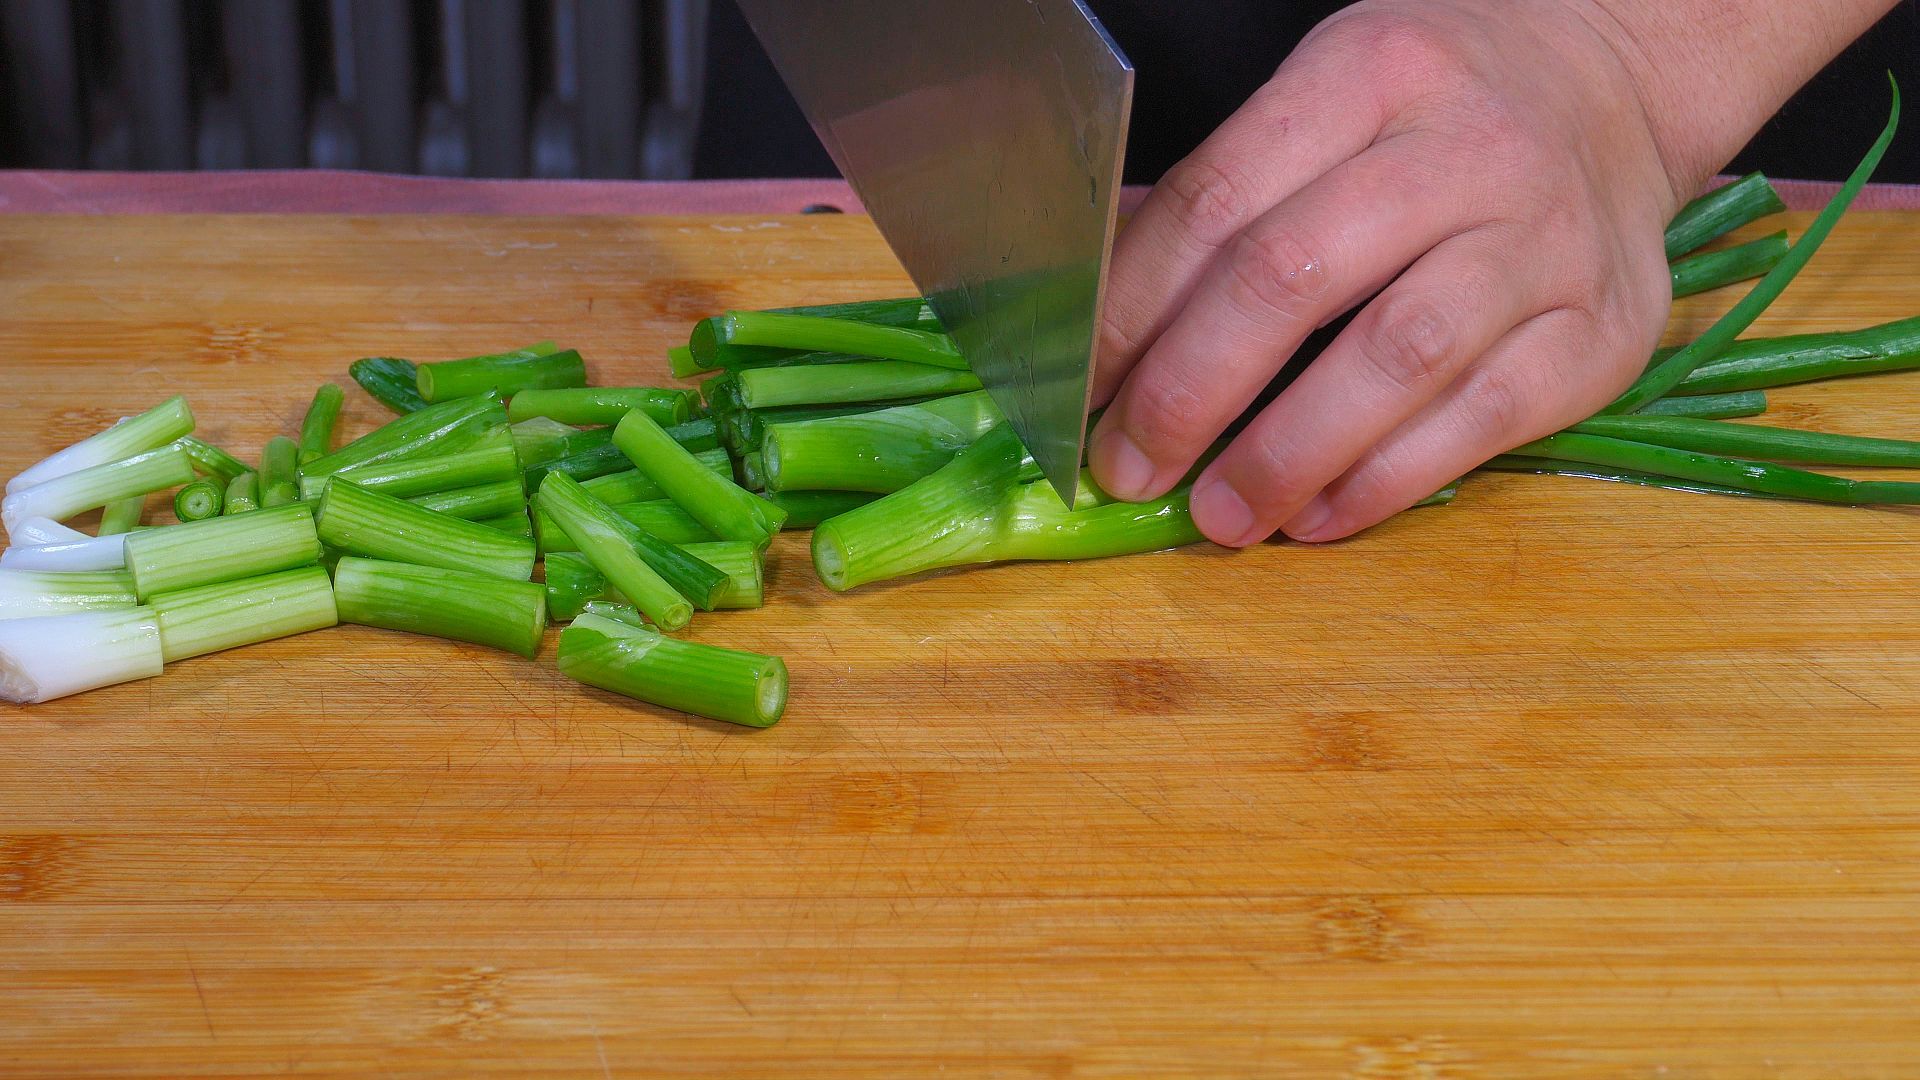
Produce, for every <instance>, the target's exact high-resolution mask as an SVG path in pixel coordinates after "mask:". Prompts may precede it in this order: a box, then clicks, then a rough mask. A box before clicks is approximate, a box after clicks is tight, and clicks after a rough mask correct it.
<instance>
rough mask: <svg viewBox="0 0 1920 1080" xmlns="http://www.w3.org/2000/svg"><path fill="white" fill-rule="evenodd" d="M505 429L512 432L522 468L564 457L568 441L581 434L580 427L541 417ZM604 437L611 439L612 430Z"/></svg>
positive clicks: (515, 450) (514, 446) (515, 449)
mask: <svg viewBox="0 0 1920 1080" xmlns="http://www.w3.org/2000/svg"><path fill="white" fill-rule="evenodd" d="M507 430H508V431H509V432H511V433H512V435H513V449H514V452H515V453H517V454H519V455H520V465H521V467H522V468H532V467H533V466H535V465H544V464H546V463H547V462H549V461H557V460H559V459H560V458H563V457H566V456H567V454H568V453H569V452H570V451H569V450H568V449H567V440H569V439H571V438H572V437H573V436H575V435H579V434H581V431H580V429H579V428H577V427H574V426H572V425H571V424H562V423H560V422H559V421H557V420H549V419H547V418H546V417H544V416H536V417H533V418H531V419H528V420H521V421H519V422H518V423H515V424H513V425H511V426H509V427H508V428H507ZM607 436H608V439H609V440H611V439H612V436H613V433H612V432H611V431H609V432H608V433H607Z"/></svg>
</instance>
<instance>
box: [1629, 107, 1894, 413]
mask: <svg viewBox="0 0 1920 1080" xmlns="http://www.w3.org/2000/svg"><path fill="white" fill-rule="evenodd" d="M1887 81H1888V83H1889V85H1890V86H1891V87H1892V90H1893V103H1892V106H1891V107H1890V108H1889V109H1888V115H1887V123H1886V127H1885V128H1883V129H1882V130H1881V132H1880V137H1879V138H1878V139H1875V140H1874V143H1873V146H1872V147H1871V148H1869V149H1868V150H1867V155H1866V157H1864V158H1862V159H1861V160H1860V164H1859V165H1858V166H1857V167H1856V168H1855V169H1854V170H1853V173H1852V174H1851V175H1850V176H1848V177H1847V180H1846V182H1845V183H1843V184H1841V185H1840V190H1839V192H1837V193H1836V194H1835V195H1834V197H1833V198H1832V199H1830V200H1829V201H1828V202H1827V205H1826V208H1825V209H1823V210H1821V211H1820V213H1819V215H1818V216H1817V217H1815V218H1814V219H1813V222H1812V224H1810V225H1808V226H1807V230H1806V232H1803V233H1801V234H1800V239H1799V240H1797V241H1795V242H1794V245H1793V247H1792V248H1791V249H1790V250H1788V252H1787V255H1786V257H1785V258H1783V259H1781V260H1780V262H1779V265H1777V266H1775V267H1774V268H1773V269H1772V270H1769V271H1767V275H1766V276H1765V277H1763V278H1761V279H1760V281H1759V283H1758V284H1756V285H1755V286H1754V287H1753V288H1752V290H1750V291H1749V292H1748V293H1747V295H1745V296H1743V297H1741V298H1740V302H1739V303H1737V304H1735V305H1734V306H1733V308H1732V310H1730V311H1728V312H1727V313H1726V314H1725V315H1723V316H1721V317H1720V318H1719V319H1718V320H1717V321H1715V322H1714V324H1713V325H1712V326H1710V327H1708V328H1707V332H1706V333H1704V334H1701V335H1700V336H1699V337H1698V338H1695V339H1694V340H1693V341H1692V342H1691V343H1689V344H1688V345H1686V346H1685V347H1683V348H1681V350H1680V351H1679V352H1677V353H1674V354H1673V355H1672V356H1670V357H1668V358H1667V359H1666V360H1664V361H1662V362H1661V363H1660V364H1659V365H1658V366H1656V367H1654V368H1653V369H1651V370H1649V371H1648V372H1647V373H1645V374H1644V375H1641V376H1640V378H1639V379H1638V380H1636V381H1635V382H1634V384H1633V385H1632V386H1630V387H1628V388H1627V392H1626V393H1624V394H1622V395H1620V397H1619V398H1618V399H1616V400H1615V401H1614V402H1613V404H1611V405H1608V406H1607V407H1606V408H1605V409H1603V410H1601V411H1602V412H1606V413H1630V412H1635V411H1638V410H1639V408H1640V407H1641V406H1642V405H1645V404H1646V403H1647V402H1649V401H1653V400H1654V399H1656V398H1662V397H1665V396H1667V395H1668V394H1669V393H1672V392H1673V389H1674V387H1676V386H1679V385H1680V383H1682V382H1683V381H1685V380H1686V378H1687V376H1689V375H1691V374H1693V370H1694V369H1695V368H1697V367H1699V366H1701V365H1702V364H1706V363H1710V362H1712V361H1713V360H1716V359H1718V358H1719V357H1720V355H1721V354H1723V353H1724V352H1726V350H1727V347H1728V346H1729V345H1731V344H1733V340H1734V339H1735V338H1737V337H1739V336H1740V334H1741V332H1742V331H1744V330H1746V328H1747V327H1749V326H1751V325H1753V321H1754V320H1755V319H1757V318H1759V317H1760V313H1761V312H1763V311H1765V310H1766V309H1767V306H1768V305H1769V304H1772V303H1773V301H1774V300H1775V299H1776V298H1777V297H1779V295H1780V293H1781V292H1782V291H1784V290H1785V289H1786V287H1787V285H1788V283H1790V282H1791V281H1792V280H1793V278H1794V275H1796V274H1798V273H1799V272H1800V269H1801V267H1804V266H1805V265H1806V264H1807V260H1809V259H1811V258H1813V253H1814V252H1815V251H1818V250H1819V249H1820V244H1821V243H1822V242H1823V241H1825V240H1826V238H1827V234H1828V233H1830V232H1832V231H1833V227H1834V225H1836V224H1838V223H1839V221H1840V215H1842V214H1844V213H1846V210H1847V207H1848V206H1849V205H1851V204H1852V203H1853V199H1854V196H1856V195H1858V194H1859V193H1860V189H1861V188H1862V187H1864V186H1865V185H1866V182H1867V178H1868V177H1870V176H1872V175H1873V170H1874V168H1875V167H1877V166H1878V165H1879V164H1880V159H1881V158H1882V157H1885V156H1886V153H1887V146H1888V144H1890V143H1891V142H1892V141H1893V133H1894V129H1895V128H1897V127H1898V126H1899V124H1900V87H1899V84H1897V83H1894V82H1893V78H1892V76H1891V75H1889V76H1888V79H1887Z"/></svg>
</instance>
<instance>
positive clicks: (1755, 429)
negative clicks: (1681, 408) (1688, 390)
mask: <svg viewBox="0 0 1920 1080" xmlns="http://www.w3.org/2000/svg"><path fill="white" fill-rule="evenodd" d="M1568 430H1570V431H1576V432H1579V433H1581V434H1583V435H1605V436H1607V437H1609V438H1614V439H1626V440H1628V441H1630V442H1643V443H1653V444H1655V445H1658V446H1671V447H1673V448H1675V449H1677V450H1695V451H1698V452H1700V453H1703V454H1720V455H1724V456H1727V457H1745V458H1762V459H1765V460H1767V461H1801V462H1806V463H1808V464H1813V465H1891V466H1899V467H1902V468H1908V469H1915V468H1920V442H1908V441H1907V440H1904V439H1868V438H1862V437H1860V436H1857V435H1829V434H1826V433H1825V432H1819V431H1796V430H1793V429H1791V428H1776V427H1762V426H1760V425H1758V424H1728V423H1724V422H1722V421H1719V420H1695V419H1691V418H1688V417H1680V416H1647V415H1645V414H1644V413H1642V414H1638V415H1634V416H1596V417H1594V418H1593V419H1591V420H1588V421H1586V422H1584V423H1579V424H1575V425H1574V426H1573V427H1571V428H1569V429H1568Z"/></svg>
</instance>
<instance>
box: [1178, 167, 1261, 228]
mask: <svg viewBox="0 0 1920 1080" xmlns="http://www.w3.org/2000/svg"><path fill="white" fill-rule="evenodd" d="M1159 191H1160V193H1161V195H1162V196H1163V197H1164V198H1165V199H1166V206H1167V211H1168V213H1169V214H1170V215H1171V216H1172V217H1173V220H1174V223H1175V224H1176V225H1178V226H1179V227H1180V229H1182V230H1183V231H1185V232H1186V233H1188V234H1190V235H1192V236H1193V237H1195V238H1197V239H1199V240H1200V241H1202V242H1203V243H1208V244H1217V243H1219V242H1221V241H1222V240H1224V239H1226V238H1227V237H1228V236H1231V235H1233V232H1234V230H1235V229H1237V228H1238V227H1239V226H1240V223H1241V222H1244V221H1246V220H1247V219H1249V218H1250V217H1252V216H1253V215H1254V214H1256V213H1257V212H1258V211H1259V209H1260V207H1259V206H1258V204H1257V203H1256V202H1255V200H1254V198H1253V184H1252V182H1251V181H1249V180H1247V179H1246V178H1245V177H1244V176H1243V175H1242V174H1241V173H1240V172H1239V171H1238V169H1237V168H1235V167H1230V166H1227V165H1223V164H1221V163H1219V162H1216V161H1213V160H1211V159H1209V158H1205V157H1200V156H1197V155H1196V156H1193V157H1189V158H1187V159H1186V160H1185V161H1182V162H1180V163H1179V164H1178V165H1175V166H1174V167H1173V168H1172V169H1171V170H1169V171H1168V172H1167V175H1166V176H1164V177H1162V178H1161V180H1160V185H1159Z"/></svg>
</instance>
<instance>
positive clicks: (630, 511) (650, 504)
mask: <svg viewBox="0 0 1920 1080" xmlns="http://www.w3.org/2000/svg"><path fill="white" fill-rule="evenodd" d="M582 486H585V485H582ZM602 501H604V500H602ZM609 505H611V506H612V507H613V512H614V513H616V514H619V515H620V516H621V517H623V518H625V519H626V520H628V521H630V522H632V523H633V524H635V525H638V526H640V527H641V528H642V529H645V530H646V531H647V532H650V533H652V534H653V535H655V536H657V537H659V538H660V539H662V540H665V541H666V542H667V543H669V544H699V543H705V542H707V541H711V540H714V539H716V537H715V536H714V535H713V533H712V532H711V531H709V530H708V528H707V527H706V526H705V525H702V524H700V523H699V522H698V521H695V520H694V519H693V515H692V514H689V513H687V512H686V511H685V510H682V509H681V508H680V506H679V504H677V503H675V502H674V501H673V500H672V499H650V500H644V501H640V502H624V503H611V504H609ZM532 509H533V536H534V539H535V540H537V541H539V544H540V551H541V553H542V554H547V555H550V554H553V553H554V552H558V551H579V550H580V547H579V545H577V544H575V543H574V542H573V539H572V538H571V537H569V536H568V535H567V534H566V533H565V532H564V531H563V530H562V529H561V528H560V526H559V525H557V524H555V523H554V520H553V519H552V518H550V517H548V516H547V515H546V514H544V513H542V512H541V511H540V507H539V504H538V501H537V500H536V501H535V504H534V506H533V508H532Z"/></svg>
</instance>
